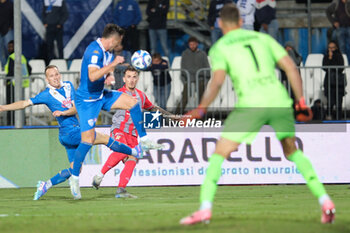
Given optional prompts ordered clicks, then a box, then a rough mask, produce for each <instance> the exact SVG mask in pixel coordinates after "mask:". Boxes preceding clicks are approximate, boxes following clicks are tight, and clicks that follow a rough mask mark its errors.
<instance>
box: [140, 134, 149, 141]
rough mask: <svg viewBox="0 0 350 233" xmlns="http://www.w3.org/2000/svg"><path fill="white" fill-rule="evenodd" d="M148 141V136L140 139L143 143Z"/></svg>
mask: <svg viewBox="0 0 350 233" xmlns="http://www.w3.org/2000/svg"><path fill="white" fill-rule="evenodd" d="M148 139H149V138H148V135H145V136H143V137H142V138H140V140H141V142H144V141H147V140H148Z"/></svg>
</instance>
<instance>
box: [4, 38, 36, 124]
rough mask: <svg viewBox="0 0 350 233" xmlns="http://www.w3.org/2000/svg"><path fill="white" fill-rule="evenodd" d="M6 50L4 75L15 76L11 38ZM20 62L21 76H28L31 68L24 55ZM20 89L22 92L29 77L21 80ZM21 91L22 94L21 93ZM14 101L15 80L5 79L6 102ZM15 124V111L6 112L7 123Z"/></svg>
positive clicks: (27, 85) (13, 45)
mask: <svg viewBox="0 0 350 233" xmlns="http://www.w3.org/2000/svg"><path fill="white" fill-rule="evenodd" d="M7 51H8V54H10V56H9V57H8V59H7V62H6V65H5V73H6V77H12V78H13V77H14V76H15V43H14V42H13V40H11V41H10V42H9V43H8V44H7ZM21 63H22V77H28V76H29V75H30V74H31V71H32V68H31V67H30V66H29V64H28V62H27V59H26V58H25V56H24V55H22V57H21ZM22 87H23V89H22V91H23V93H24V88H26V87H29V79H23V80H22ZM23 93H22V95H23ZM14 101H15V81H14V79H12V80H11V79H8V80H6V104H10V103H13V102H14ZM14 124H15V113H14V112H13V111H9V112H7V125H14Z"/></svg>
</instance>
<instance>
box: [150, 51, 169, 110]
mask: <svg viewBox="0 0 350 233" xmlns="http://www.w3.org/2000/svg"><path fill="white" fill-rule="evenodd" d="M167 69H169V65H168V62H167V61H166V60H164V59H162V56H161V55H160V54H159V53H155V54H153V55H152V66H151V67H150V70H151V71H152V76H153V85H154V86H153V91H154V97H155V99H156V101H157V103H158V105H159V107H161V108H163V109H166V104H167V102H168V98H169V95H170V90H171V77H170V74H169V71H168V70H167Z"/></svg>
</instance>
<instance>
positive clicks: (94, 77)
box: [70, 24, 161, 199]
mask: <svg viewBox="0 0 350 233" xmlns="http://www.w3.org/2000/svg"><path fill="white" fill-rule="evenodd" d="M123 35H124V30H123V29H122V28H120V27H119V26H117V25H115V24H107V25H106V26H105V28H104V31H103V34H102V38H98V39H97V40H95V41H93V42H91V43H90V45H89V46H88V47H87V48H86V50H85V52H84V56H83V60H82V65H81V79H80V86H79V88H78V89H77V92H76V99H75V105H76V108H77V111H78V115H79V120H80V127H81V143H80V144H79V146H78V148H77V150H76V153H75V158H74V165H73V172H72V176H71V178H70V188H71V193H72V195H73V198H74V199H81V193H80V187H79V171H80V168H81V165H82V162H83V161H84V159H85V156H86V153H87V152H88V151H89V150H90V148H91V146H92V144H93V143H94V141H95V138H96V132H95V124H96V120H97V118H98V115H99V113H100V111H101V109H103V110H106V111H110V110H111V109H124V110H129V111H130V116H131V118H132V121H133V123H134V125H135V127H136V130H137V132H138V134H139V136H140V141H141V142H140V144H141V147H142V150H143V151H148V150H150V149H160V148H161V145H159V144H156V143H154V142H153V141H151V140H150V139H148V137H147V134H146V131H145V129H144V126H143V119H142V118H143V117H142V112H141V107H140V104H139V103H138V102H137V100H136V99H135V98H133V97H132V96H130V95H127V94H125V93H122V92H119V91H109V90H106V89H104V84H105V83H106V84H107V85H110V84H111V83H112V82H113V81H114V76H113V71H114V68H115V67H116V66H117V65H118V64H120V63H123V62H124V58H123V57H121V56H116V57H115V59H114V56H113V54H112V53H111V52H109V51H112V49H113V48H114V47H116V46H117V45H119V44H120V43H121V42H122V39H123ZM118 144H119V143H118V142H116V141H115V140H114V139H113V138H109V142H108V144H107V146H109V147H110V148H111V149H113V147H114V146H117V145H118ZM120 152H121V153H124V152H123V151H120ZM127 154H130V153H127Z"/></svg>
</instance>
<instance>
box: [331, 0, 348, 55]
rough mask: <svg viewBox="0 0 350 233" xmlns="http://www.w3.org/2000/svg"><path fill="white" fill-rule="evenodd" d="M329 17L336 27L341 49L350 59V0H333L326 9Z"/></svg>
mask: <svg viewBox="0 0 350 233" xmlns="http://www.w3.org/2000/svg"><path fill="white" fill-rule="evenodd" d="M326 14H327V18H328V20H329V22H331V24H332V26H333V27H334V28H335V29H336V35H337V36H336V37H337V40H338V43H339V49H340V51H341V52H342V53H344V54H346V55H347V57H348V60H349V59H350V0H333V2H332V3H331V4H330V5H329V6H328V8H327V10H326Z"/></svg>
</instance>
